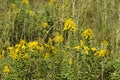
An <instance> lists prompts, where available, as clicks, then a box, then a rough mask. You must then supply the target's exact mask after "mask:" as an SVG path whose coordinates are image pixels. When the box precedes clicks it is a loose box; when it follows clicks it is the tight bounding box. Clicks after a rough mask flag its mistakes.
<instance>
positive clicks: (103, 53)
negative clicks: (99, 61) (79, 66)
mask: <svg viewBox="0 0 120 80" xmlns="http://www.w3.org/2000/svg"><path fill="white" fill-rule="evenodd" d="M98 53H99V56H100V57H104V56H105V55H106V54H107V50H106V49H104V50H100V51H99V52H98Z"/></svg>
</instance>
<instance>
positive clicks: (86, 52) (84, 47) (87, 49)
mask: <svg viewBox="0 0 120 80" xmlns="http://www.w3.org/2000/svg"><path fill="white" fill-rule="evenodd" d="M83 49H84V52H85V54H87V55H88V53H89V50H90V49H89V47H88V46H83Z"/></svg>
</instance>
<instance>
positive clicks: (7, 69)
mask: <svg viewBox="0 0 120 80" xmlns="http://www.w3.org/2000/svg"><path fill="white" fill-rule="evenodd" d="M3 72H5V73H9V72H10V68H9V67H8V65H6V66H5V67H4V69H3Z"/></svg>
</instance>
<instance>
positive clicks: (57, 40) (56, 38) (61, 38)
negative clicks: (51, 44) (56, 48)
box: [54, 32, 63, 43]
mask: <svg viewBox="0 0 120 80" xmlns="http://www.w3.org/2000/svg"><path fill="white" fill-rule="evenodd" d="M54 40H55V42H58V43H61V42H63V36H62V35H61V34H60V33H58V32H57V33H56V36H55V38H54Z"/></svg>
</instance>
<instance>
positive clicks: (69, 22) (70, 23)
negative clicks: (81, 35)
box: [63, 18, 77, 31]
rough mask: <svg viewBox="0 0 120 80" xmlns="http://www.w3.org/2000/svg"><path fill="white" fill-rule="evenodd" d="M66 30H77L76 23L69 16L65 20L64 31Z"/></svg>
mask: <svg viewBox="0 0 120 80" xmlns="http://www.w3.org/2000/svg"><path fill="white" fill-rule="evenodd" d="M65 30H77V27H76V24H75V23H74V22H73V21H72V19H71V18H69V19H67V20H66V21H65V25H64V29H63V31H65Z"/></svg>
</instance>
